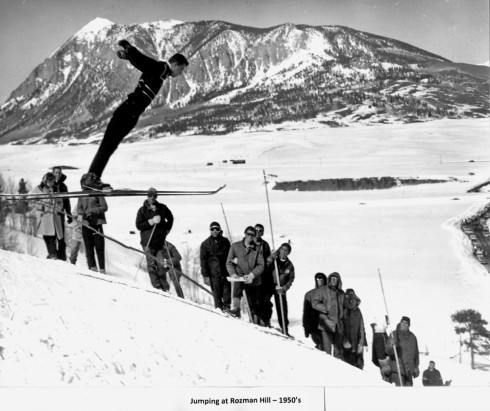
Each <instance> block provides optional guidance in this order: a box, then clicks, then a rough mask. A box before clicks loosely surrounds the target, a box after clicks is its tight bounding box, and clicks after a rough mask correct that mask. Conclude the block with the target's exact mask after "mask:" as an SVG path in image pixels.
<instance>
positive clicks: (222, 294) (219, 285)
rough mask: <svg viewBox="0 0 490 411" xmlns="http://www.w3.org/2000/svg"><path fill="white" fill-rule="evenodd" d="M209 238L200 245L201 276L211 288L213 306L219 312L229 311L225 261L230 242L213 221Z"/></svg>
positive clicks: (228, 286)
mask: <svg viewBox="0 0 490 411" xmlns="http://www.w3.org/2000/svg"><path fill="white" fill-rule="evenodd" d="M209 230H210V233H211V234H210V236H209V237H208V238H207V239H206V240H204V241H203V242H202V244H201V249H200V259H201V274H202V276H203V278H204V283H205V284H206V285H208V286H210V287H211V291H212V292H213V299H214V306H215V308H219V309H220V310H224V309H229V308H230V303H231V294H230V283H229V282H228V280H227V279H226V277H227V276H228V271H227V269H226V259H227V257H228V252H229V251H230V241H229V240H228V239H227V238H225V237H223V231H222V230H221V226H220V225H219V223H217V222H216V221H213V222H212V223H211V225H210V226H209Z"/></svg>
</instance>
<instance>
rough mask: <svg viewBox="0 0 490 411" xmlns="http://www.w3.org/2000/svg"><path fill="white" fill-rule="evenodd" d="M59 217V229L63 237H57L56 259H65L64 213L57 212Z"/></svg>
mask: <svg viewBox="0 0 490 411" xmlns="http://www.w3.org/2000/svg"><path fill="white" fill-rule="evenodd" d="M58 215H59V217H60V219H61V230H62V232H63V238H62V239H57V252H56V253H57V256H58V260H63V261H66V243H65V215H64V214H61V213H60V214H58Z"/></svg>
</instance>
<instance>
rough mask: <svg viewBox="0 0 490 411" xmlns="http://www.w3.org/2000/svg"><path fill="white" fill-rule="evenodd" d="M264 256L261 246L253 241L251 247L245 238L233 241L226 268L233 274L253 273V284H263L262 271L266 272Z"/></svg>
mask: <svg viewBox="0 0 490 411" xmlns="http://www.w3.org/2000/svg"><path fill="white" fill-rule="evenodd" d="M264 267H265V263H264V256H263V255H262V250H261V249H260V247H259V246H258V245H257V244H255V243H254V242H253V241H252V244H250V246H249V247H247V246H246V245H245V239H243V240H242V241H238V242H236V243H233V244H232V246H231V247H230V251H229V252H228V258H227V260H226V269H227V270H228V274H230V275H231V276H234V275H238V276H240V277H243V276H244V275H247V274H250V273H252V274H253V275H254V279H253V281H252V283H251V284H249V285H252V286H258V285H260V284H261V277H262V273H263V272H264Z"/></svg>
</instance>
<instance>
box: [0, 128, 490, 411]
mask: <svg viewBox="0 0 490 411" xmlns="http://www.w3.org/2000/svg"><path fill="white" fill-rule="evenodd" d="M299 126H300V125H299V124H290V125H285V126H284V128H283V130H282V131H280V132H278V131H273V130H272V129H271V130H264V131H262V132H257V133H246V132H239V133H234V134H232V135H228V136H202V137H199V138H197V139H196V137H185V136H183V137H170V138H165V139H160V140H157V141H152V142H147V143H133V144H123V145H121V146H120V148H119V149H118V151H117V152H116V153H115V155H114V156H113V157H112V159H111V162H110V163H109V167H108V168H107V170H106V173H105V175H104V179H105V180H107V181H110V182H111V183H112V185H113V186H115V187H132V188H148V187H150V186H154V187H157V188H159V189H184V188H186V189H187V188H188V189H203V188H214V187H218V186H220V185H222V184H224V183H226V184H227V187H226V189H225V190H223V191H222V192H220V193H219V194H218V195H216V196H211V197H198V198H197V197H166V198H164V197H160V199H159V200H160V201H162V202H165V203H166V204H167V205H168V206H169V207H170V209H171V210H172V211H173V213H174V215H175V218H176V221H175V225H174V228H173V230H172V232H171V234H170V237H169V240H170V241H171V242H172V243H173V244H175V245H176V246H177V247H178V248H179V250H180V251H181V252H184V251H185V250H186V249H187V250H190V251H192V252H196V251H197V250H198V248H199V245H200V243H201V241H203V240H204V239H205V238H206V237H207V236H208V227H209V223H210V222H211V221H220V222H221V223H222V226H224V219H223V215H222V210H221V204H222V205H223V206H224V209H225V210H226V213H227V218H228V222H229V224H230V228H231V232H232V236H233V240H235V241H236V240H238V239H240V238H241V235H242V233H243V229H244V228H245V227H246V226H247V225H249V224H255V223H257V222H262V223H263V224H264V225H265V226H266V234H265V239H266V240H267V241H269V242H271V236H270V228H269V224H268V213H267V205H266V199H265V192H264V186H263V184H262V183H263V176H262V170H263V169H265V170H266V173H267V174H268V176H269V177H268V178H269V179H271V180H272V181H274V180H276V181H291V180H308V179H310V180H315V179H322V178H358V177H381V176H393V177H420V178H442V179H448V177H454V178H455V180H452V181H451V182H446V183H439V184H427V185H419V186H403V187H397V188H393V189H389V190H370V191H355V192H280V191H276V190H270V191H269V194H270V200H271V211H272V219H273V227H274V242H275V245H276V246H278V245H279V244H280V243H282V242H284V241H287V240H291V244H292V247H293V250H292V254H291V256H290V257H291V260H292V261H293V263H294V264H295V267H296V271H297V277H296V280H295V282H294V284H293V286H292V288H291V289H290V291H289V292H288V301H289V306H290V321H291V326H290V332H291V333H292V334H293V335H294V336H295V337H296V341H295V342H293V341H289V340H285V339H283V338H282V337H280V336H278V335H274V336H273V335H270V334H268V333H264V332H263V331H262V330H260V329H258V328H257V327H255V326H252V325H249V324H247V323H245V322H244V321H239V320H232V319H229V318H225V317H223V316H221V315H220V314H218V313H213V312H210V311H203V310H202V309H201V308H197V307H195V306H193V305H190V304H187V303H183V302H181V301H179V300H177V299H175V298H173V297H171V296H164V295H160V294H159V293H156V292H149V291H143V290H141V289H138V288H133V287H132V286H133V285H134V286H136V287H139V288H148V285H149V284H148V283H149V281H148V278H147V276H146V274H145V273H144V272H143V271H141V270H140V271H139V273H138V275H137V279H136V282H135V283H134V282H133V279H134V278H135V274H136V272H137V266H138V263H139V262H140V260H141V255H139V254H136V253H134V254H133V253H132V252H129V251H127V250H125V249H123V248H121V247H119V246H117V245H116V244H111V243H110V242H108V248H107V260H108V271H109V278H110V279H117V280H118V281H119V280H120V281H125V282H126V283H127V285H120V284H114V283H109V282H105V281H101V280H96V279H93V278H87V275H88V273H87V272H86V271H85V270H86V264H85V261H84V259H83V258H81V259H80V260H79V262H78V263H77V267H76V268H75V269H74V268H73V267H71V266H69V265H68V264H66V263H61V262H47V261H45V260H44V258H45V249H44V245H43V244H42V242H41V240H39V244H36V243H30V242H29V241H28V240H27V239H22V241H21V247H23V246H25V248H26V249H29V250H30V251H31V252H32V253H34V254H36V255H38V256H39V257H40V258H42V260H33V259H31V258H29V257H27V256H17V255H12V254H9V253H2V254H1V259H2V264H1V266H2V270H3V271H2V276H1V278H2V285H3V288H4V290H5V294H6V296H7V300H8V301H12V303H11V305H12V306H11V308H10V309H9V310H14V311H17V312H18V315H19V317H20V319H18V318H16V316H14V317H13V318H12V319H10V318H11V317H10V316H8V315H7V317H5V316H4V317H3V318H7V321H6V322H4V324H5V325H4V327H9V329H10V330H13V331H15V333H17V336H23V337H25V338H19V339H17V340H16V339H15V338H16V336H15V333H11V334H10V335H9V336H7V337H6V338H5V339H4V340H5V341H4V342H3V341H2V342H0V345H3V346H5V347H6V351H5V355H7V353H8V352H9V350H12V349H13V350H14V352H15V353H16V354H15V355H17V356H19V357H18V358H29V357H28V353H29V352H30V351H29V350H35V352H36V354H37V357H36V358H34V357H33V358H29V360H28V361H27V360H26V361H23V362H22V363H15V362H13V363H12V362H10V363H9V362H6V361H8V360H7V359H6V360H5V361H2V362H0V365H1V368H0V376H1V378H2V383H5V384H7V385H21V386H24V385H26V384H27V385H30V384H33V385H37V384H39V383H40V381H41V375H44V374H45V377H43V378H42V381H43V382H42V384H43V385H56V384H57V383H56V381H58V382H61V383H64V382H65V381H68V380H69V379H70V378H71V377H73V380H72V384H78V385H91V384H95V385H99V384H102V385H104V384H105V385H111V386H113V385H117V384H119V383H120V382H121V381H123V382H124V383H125V384H127V385H138V384H146V383H147V384H157V385H160V383H159V381H163V382H162V385H171V386H174V385H181V384H183V385H197V386H210V385H214V384H216V385H220V386H222V385H225V386H228V385H237V386H241V385H259V386H263V385H267V386H268V385H274V386H278V385H279V386H284V385H300V386H312V385H314V386H316V385H320V386H326V387H327V388H330V389H332V390H334V392H335V393H336V394H337V395H344V394H341V391H342V389H343V388H345V386H348V387H356V390H354V392H355V393H359V395H360V396H361V395H362V394H361V393H364V391H363V390H364V388H361V387H360V386H364V385H365V384H366V385H369V386H373V385H378V384H380V381H379V380H380V379H379V375H378V369H377V368H376V367H374V365H373V364H371V361H370V356H371V352H370V351H368V352H366V353H365V362H366V365H365V368H364V370H363V371H362V372H361V371H358V370H353V369H351V368H350V367H348V366H346V365H345V364H339V363H338V362H337V361H335V360H333V359H331V358H328V357H327V358H324V356H322V355H321V353H318V352H316V351H315V350H314V349H313V347H312V343H311V341H310V340H307V339H305V338H304V337H303V330H302V326H301V315H302V302H303V296H304V294H305V292H307V291H308V290H310V289H311V288H313V276H314V274H315V273H316V272H319V271H322V272H325V273H326V274H328V273H330V272H332V271H338V272H339V273H340V274H341V276H342V280H343V285H344V288H354V289H355V290H356V293H357V294H358V295H359V296H360V298H361V300H362V303H361V309H362V311H363V315H364V319H365V322H366V324H369V323H370V322H371V321H372V320H373V319H375V318H378V319H379V318H381V317H383V316H384V313H385V309H384V303H383V299H382V294H381V289H380V283H379V277H378V269H379V270H380V272H381V273H382V276H383V283H384V288H385V292H386V296H387V303H388V306H389V310H390V316H391V318H392V321H393V322H394V323H396V322H398V321H399V319H400V318H401V316H402V315H407V316H409V317H410V318H411V320H412V326H411V329H412V331H413V332H414V333H415V334H416V336H417V338H418V341H419V347H420V350H421V351H423V352H427V353H428V354H427V355H426V354H422V355H421V370H423V369H425V368H427V366H428V362H429V360H434V361H435V362H436V367H437V368H438V369H439V370H440V371H441V373H442V376H443V379H444V380H452V387H451V388H449V389H446V391H445V393H444V394H437V395H438V398H436V400H438V401H440V400H441V399H442V398H445V399H453V400H454V401H453V405H454V404H459V408H453V409H462V406H461V403H460V402H458V401H459V398H460V393H461V391H458V390H460V389H461V388H462V387H466V388H467V389H470V388H468V387H472V388H471V389H473V388H474V387H489V386H490V375H489V373H488V371H485V370H487V369H488V367H489V366H490V363H489V361H488V359H486V358H484V357H478V359H477V362H478V367H479V369H478V370H471V368H470V366H469V363H468V362H469V354H468V352H465V351H464V350H463V352H462V363H461V364H460V363H459V358H458V355H457V354H458V353H459V338H458V336H457V335H456V334H455V332H454V325H455V324H454V323H452V322H451V320H450V315H451V314H453V313H454V312H456V311H457V310H461V309H464V308H474V309H476V310H478V311H479V312H481V314H482V316H483V318H485V319H487V320H490V306H489V304H488V295H489V294H490V283H489V278H490V277H489V275H488V272H487V270H486V269H485V267H483V266H482V265H480V264H479V263H478V262H477V261H476V259H474V258H473V256H472V253H471V244H470V243H469V240H468V238H467V237H466V236H465V235H464V234H463V233H462V231H461V230H460V227H459V222H460V220H461V219H462V218H465V217H467V216H470V215H471V214H473V213H474V212H476V211H477V210H479V209H480V208H481V207H483V206H484V205H485V204H487V203H488V202H489V201H490V198H489V197H490V195H489V193H488V191H486V192H483V193H476V194H468V193H466V190H467V189H468V188H470V187H471V186H472V185H474V184H476V183H478V182H481V181H484V180H486V179H487V178H488V161H489V160H490V145H489V144H488V143H489V135H490V133H489V131H490V130H489V124H488V121H487V120H461V121H451V120H445V121H437V122H432V123H427V124H412V125H409V126H407V125H385V126H373V127H364V128H348V129H329V130H325V129H314V128H309V129H308V128H307V127H304V128H300V127H299ZM305 126H306V124H305ZM95 150H96V146H93V145H83V146H78V147H74V146H65V147H59V146H58V147H56V146H49V145H41V146H15V145H7V146H1V148H0V151H1V153H2V166H1V170H0V171H1V172H2V174H3V175H4V176H7V177H13V178H15V179H16V180H18V179H20V178H21V177H23V178H27V179H29V180H30V181H31V182H33V183H36V184H37V183H38V182H39V180H40V177H41V176H42V174H43V173H44V172H46V171H47V170H48V168H49V167H52V166H54V165H59V164H61V165H67V166H71V167H76V168H77V169H74V170H70V169H66V170H65V173H66V174H67V175H68V179H67V184H68V187H69V188H70V189H71V190H74V189H77V188H78V181H79V178H80V176H81V174H82V173H83V172H84V171H85V170H86V167H87V165H88V160H87V159H89V158H91V156H92V155H93V154H94V152H95ZM237 158H243V159H245V160H246V164H237V165H233V164H230V162H229V161H228V162H227V163H223V160H230V159H237ZM208 162H212V163H213V165H212V166H206V164H207V163H208ZM269 187H271V185H270V186H269ZM142 201H143V199H138V198H136V199H135V198H128V199H116V198H113V199H109V200H108V202H109V212H108V215H107V218H108V223H109V224H108V225H107V226H106V227H105V232H106V233H107V234H108V235H110V236H112V237H115V238H117V239H118V240H120V241H123V242H125V243H127V244H128V245H131V246H134V247H137V248H139V236H138V235H137V234H136V235H135V234H131V231H135V227H134V219H135V216H136V212H137V209H138V207H139V206H140V205H141V203H142ZM225 234H226V233H225ZM32 265H34V267H35V268H33V266H32ZM77 272H82V273H83V274H82V275H79V274H77ZM19 274H20V275H19ZM4 278H5V281H4ZM7 280H8V281H7ZM79 289H80V291H81V292H80V293H79V292H78V291H79ZM9 290H10V291H9ZM12 290H14V291H12ZM36 290H39V292H36ZM150 291H151V290H150ZM9 293H12V295H11V296H10V297H9ZM29 298H33V300H32V304H28V303H22V302H23V301H24V302H25V301H29ZM80 299H81V300H80ZM14 305H15V306H14ZM152 308H153V309H152ZM211 311H213V310H211ZM155 312H161V313H162V314H161V315H160V314H159V315H155ZM169 313H171V315H170V314H169ZM167 314H169V315H167ZM29 316H31V317H30V318H31V321H29V320H27V321H28V323H29V324H25V322H24V321H22V320H21V319H22V318H28V317H29ZM60 317H61V318H60ZM4 321H5V320H4ZM274 321H275V316H274ZM160 323H161V324H163V325H164V326H163V328H160ZM77 324H78V325H79V326H77ZM275 324H276V325H277V323H276V322H275ZM51 328H52V329H53V330H52V331H51ZM211 329H212V332H211ZM128 330H131V332H128ZM167 330H168V331H169V332H168V333H167ZM31 331H32V334H30V332H31ZM194 331H196V332H194ZM366 331H367V333H368V341H369V342H370V341H371V337H372V335H371V330H370V327H369V326H368V327H367V330H366ZM50 333H51V334H50ZM37 334H39V335H41V337H39V339H37V337H36V338H31V337H32V336H33V335H37ZM102 334H107V335H109V334H110V336H112V335H114V336H115V338H114V340H115V341H114V342H112V343H111V341H112V337H111V338H110V339H109V342H107V341H106V340H105V339H104V337H103V336H102ZM7 335H8V334H7ZM50 335H51V339H50V338H49V337H50ZM131 336H133V337H134V339H131ZM140 336H144V339H143V340H141V339H138V338H139V337H140ZM174 337H175V339H174ZM193 338H194V340H193ZM41 339H42V340H44V341H45V342H40V340H41ZM54 339H56V340H54ZM9 340H10V341H12V343H10V345H9ZM206 342H207V343H209V344H210V345H212V347H209V354H208V355H207V356H204V357H202V358H201V357H199V356H198V355H197V354H196V352H193V353H191V354H190V352H191V351H192V350H198V351H199V350H201V349H202V345H203V344H206ZM53 343H57V344H58V345H53ZM173 344H175V345H173ZM50 346H51V347H52V349H50ZM88 347H91V351H89V349H88ZM166 347H172V349H169V350H167V348H166ZM258 347H260V349H258ZM266 347H268V348H266ZM118 350H120V351H118ZM94 352H96V353H97V355H96V354H95V353H94ZM250 352H252V353H253V354H250V355H249V353H250ZM283 352H284V353H286V352H287V353H288V356H287V360H285V359H282V360H281V361H278V362H277V363H276V362H275V361H277V359H276V358H275V354H276V353H283ZM65 354H66V355H67V357H65V356H64V355H65ZM179 354H180V355H181V357H179ZM98 356H100V357H101V358H102V360H101V359H99V358H98ZM157 356H158V357H159V359H158V361H159V362H160V365H158V364H156V362H154V359H155V358H156V357H157ZM133 357H136V359H133ZM272 357H274V359H273V358H272ZM129 358H131V362H130V361H129ZM136 360H137V362H135V361H136ZM35 361H41V365H40V366H39V367H37V366H36V365H35ZM155 361H156V360H155ZM166 361H169V362H172V363H173V364H172V365H170V364H167V365H162V364H164V363H165V362H166ZM201 361H202V362H201ZM214 361H216V363H217V364H218V365H217V366H216V367H217V369H215V367H212V366H211V364H214ZM133 362H134V364H135V365H134V366H133V365H132V364H133ZM4 364H5V367H4ZM7 364H8V367H7V366H6V365H7ZM87 364H88V365H87ZM103 364H106V365H107V368H105V366H104V365H103ZM175 364H176V365H175ZM227 364H231V365H230V366H229V368H228V369H227V368H226V367H227ZM288 364H289V365H291V364H292V367H293V368H284V367H288ZM311 364H315V366H312V365H311ZM191 366H192V368H191ZM46 367H47V368H48V369H46ZM52 367H54V368H55V369H56V370H60V369H63V370H65V375H66V376H65V377H63V378H64V379H62V378H61V374H60V373H59V372H58V371H54V370H53V368H52ZM201 367H202V368H201ZM143 368H144V369H145V371H143ZM197 369H199V373H197V372H196V370H197ZM237 369H240V370H241V371H240V372H238V371H237ZM37 370H39V372H38V371H37ZM40 370H44V371H45V372H41V371H40ZM260 370H262V371H263V372H261V371H260ZM318 370H320V371H318ZM330 370H332V371H333V373H334V374H335V376H332V374H331V373H330ZM23 371H24V372H23ZM31 371H32V372H31ZM121 371H123V372H124V373H122V372H121ZM77 375H78V377H77ZM199 376H201V377H202V378H200V377H199ZM223 380H225V381H223ZM315 381H317V382H315ZM347 381H348V382H347ZM339 386H343V387H342V388H339ZM334 387H337V388H334ZM387 389H388V391H395V392H396V391H397V390H392V389H391V388H390V387H389V386H387ZM418 389H423V387H421V380H420V378H419V379H416V380H415V387H414V391H413V392H418V391H417V390H418ZM380 390H383V395H382V398H386V399H390V400H395V398H394V397H390V396H391V395H392V394H384V392H385V391H384V390H385V389H384V388H380ZM486 390H487V388H486ZM350 392H351V391H350ZM375 392H378V391H376V390H375ZM327 395H328V394H327ZM431 395H435V394H431ZM461 395H463V394H461ZM464 395H467V392H465V393H464ZM355 397H356V398H353V399H352V401H354V402H355V401H358V402H357V404H363V403H362V402H360V401H361V400H360V398H357V397H358V396H357V394H356V395H355ZM336 404H337V403H336ZM372 405H373V406H374V405H377V408H376V409H382V408H379V407H380V406H381V405H383V404H379V403H377V402H373V403H372ZM405 405H406V406H407V407H408V404H400V407H404V406H405ZM182 409H186V408H182ZM190 409H193V410H194V409H199V408H190ZM203 409H204V408H203ZM221 409H225V408H221ZM271 409H272V408H271ZM335 409H342V407H341V406H340V405H339V407H336V408H335ZM344 409H352V408H344ZM363 409H368V408H366V407H364V408H363ZM401 409H403V408H401ZM406 409H409V408H406ZM411 409H413V408H411ZM417 409H423V408H417ZM446 409H451V408H446Z"/></svg>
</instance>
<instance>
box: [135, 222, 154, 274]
mask: <svg viewBox="0 0 490 411" xmlns="http://www.w3.org/2000/svg"><path fill="white" fill-rule="evenodd" d="M156 227H157V225H156V224H154V225H153V228H152V230H151V234H150V238H149V239H148V243H147V244H146V247H145V253H146V252H147V251H148V247H149V246H150V241H151V238H152V237H153V233H154V232H155V228H156ZM144 257H145V256H142V257H141V260H140V263H139V264H138V270H137V271H136V274H135V275H134V278H133V281H136V277H137V276H138V273H139V272H140V267H141V263H142V262H143V258H144Z"/></svg>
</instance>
